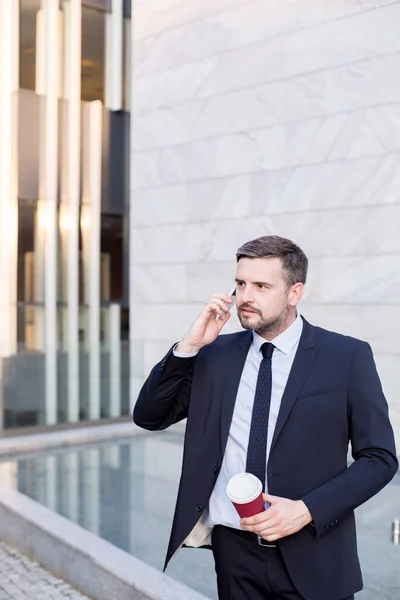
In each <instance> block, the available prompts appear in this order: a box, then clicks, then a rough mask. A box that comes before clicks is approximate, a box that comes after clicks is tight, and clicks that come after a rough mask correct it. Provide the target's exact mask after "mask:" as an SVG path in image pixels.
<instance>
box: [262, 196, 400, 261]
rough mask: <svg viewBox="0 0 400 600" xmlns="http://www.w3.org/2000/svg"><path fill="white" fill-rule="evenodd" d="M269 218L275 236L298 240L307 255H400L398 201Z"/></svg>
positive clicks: (271, 216) (399, 206) (399, 213)
mask: <svg viewBox="0 0 400 600" xmlns="http://www.w3.org/2000/svg"><path fill="white" fill-rule="evenodd" d="M321 204H322V203H321ZM269 218H270V220H271V222H272V224H273V226H274V228H275V231H276V232H277V233H278V234H279V235H282V236H283V237H288V238H289V239H292V240H293V241H295V242H296V243H298V244H299V245H300V246H301V247H302V248H303V249H304V251H305V252H306V254H307V255H308V256H309V257H310V258H312V257H321V256H343V255H348V256H353V255H357V256H364V255H365V256H371V255H379V254H400V235H399V234H398V231H399V225H400V204H389V205H386V206H385V205H382V206H372V207H360V208H353V209H350V208H339V209H337V210H334V211H332V210H321V211H318V212H302V213H300V214H298V213H296V214H284V215H276V216H273V215H270V217H269Z"/></svg>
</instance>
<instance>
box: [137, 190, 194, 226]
mask: <svg viewBox="0 0 400 600" xmlns="http://www.w3.org/2000/svg"><path fill="white" fill-rule="evenodd" d="M132 205H133V209H132V211H133V219H134V224H135V227H142V226H146V225H151V226H154V225H158V224H167V223H179V222H181V221H185V220H186V206H187V191H186V186H185V185H180V186H169V187H165V188H153V189H149V190H136V191H135V192H134V193H133V194H132Z"/></svg>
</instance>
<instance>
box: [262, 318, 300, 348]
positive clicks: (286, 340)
mask: <svg viewBox="0 0 400 600" xmlns="http://www.w3.org/2000/svg"><path fill="white" fill-rule="evenodd" d="M302 331H303V319H302V318H301V316H300V315H299V314H298V315H297V317H296V320H295V321H294V323H292V324H291V326H290V327H288V328H287V329H286V330H285V331H283V332H282V333H281V334H279V335H277V336H276V338H274V339H273V340H266V339H265V338H263V337H261V336H260V335H258V333H256V332H255V331H253V343H254V346H255V348H256V350H257V352H260V351H261V346H262V345H263V344H264V343H265V342H267V341H269V342H271V344H273V345H274V346H275V348H278V350H280V351H281V352H283V353H284V354H289V352H290V351H291V349H292V348H293V346H294V345H295V344H297V342H298V341H299V339H300V337H301V333H302Z"/></svg>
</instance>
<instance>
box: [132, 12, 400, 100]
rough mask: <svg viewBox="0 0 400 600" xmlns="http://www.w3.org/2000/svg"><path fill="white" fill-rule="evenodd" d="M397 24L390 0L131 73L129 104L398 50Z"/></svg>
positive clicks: (222, 89) (219, 89) (240, 85)
mask: <svg viewBox="0 0 400 600" xmlns="http://www.w3.org/2000/svg"><path fill="white" fill-rule="evenodd" d="M388 23H390V24H391V27H388ZM399 26H400V4H398V3H394V4H390V5H388V6H386V7H382V8H381V9H380V10H378V11H366V12H363V13H361V14H359V15H355V16H353V17H349V18H346V19H338V20H336V21H332V22H329V23H326V24H324V25H321V26H320V27H317V28H312V29H309V30H306V31H297V32H294V33H291V34H288V35H285V36H283V37H280V38H277V39H271V40H264V41H262V42H260V43H258V44H252V45H251V46H246V47H245V48H239V49H237V50H232V51H229V52H226V53H224V54H222V55H219V56H218V55H214V56H211V57H209V58H205V59H203V60H200V61H196V62H193V63H187V64H184V65H182V66H178V67H173V68H170V69H167V70H165V71H163V72H160V73H156V74H153V75H150V76H147V77H139V76H137V77H136V81H135V103H136V109H135V110H136V111H139V110H143V107H144V106H146V107H147V108H146V110H151V109H155V108H158V107H160V106H170V105H174V104H176V103H177V102H183V101H185V100H189V99H194V98H207V97H210V96H215V95H218V94H222V93H226V92H229V91H233V90H238V89H244V88H247V87H253V86H258V85H263V84H266V83H268V82H272V81H274V80H278V79H279V80H280V79H282V78H289V77H294V76H296V75H300V74H302V73H306V72H308V71H313V70H318V69H327V68H329V67H335V66H339V65H344V64H351V63H353V62H355V61H359V60H363V59H367V58H372V57H376V56H381V55H385V54H389V53H394V52H398V51H399V50H400V36H398V34H397V32H398V30H399ZM337 40H340V44H338V43H337ZM183 82H184V85H182V83H183Z"/></svg>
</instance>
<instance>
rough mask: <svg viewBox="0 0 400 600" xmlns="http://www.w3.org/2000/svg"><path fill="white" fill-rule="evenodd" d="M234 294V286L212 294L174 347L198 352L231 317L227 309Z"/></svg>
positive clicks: (230, 306) (218, 332)
mask: <svg viewBox="0 0 400 600" xmlns="http://www.w3.org/2000/svg"><path fill="white" fill-rule="evenodd" d="M235 294H236V286H235V287H234V288H233V289H232V290H231V292H230V293H229V294H213V295H212V296H211V298H210V299H209V301H208V302H206V304H205V306H204V308H203V310H202V311H201V313H200V314H199V316H198V317H197V319H196V320H195V322H194V323H193V325H192V327H191V328H190V330H189V331H188V333H187V334H186V335H185V337H184V338H183V340H182V341H181V342H180V343H179V344H178V346H177V347H176V351H177V352H184V353H192V352H198V351H199V350H201V348H203V347H204V346H207V345H208V344H211V343H212V342H213V341H214V340H215V339H216V338H217V337H218V335H219V334H220V331H221V329H222V328H223V327H224V325H225V324H226V323H227V322H228V321H229V319H230V318H231V315H230V312H229V311H230V310H231V308H232V306H233V305H234V300H235Z"/></svg>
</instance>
